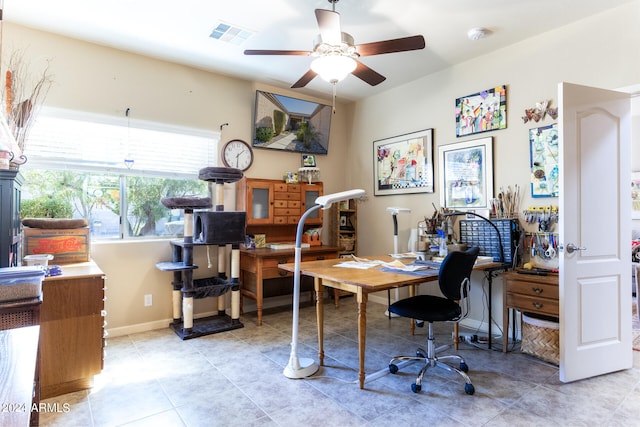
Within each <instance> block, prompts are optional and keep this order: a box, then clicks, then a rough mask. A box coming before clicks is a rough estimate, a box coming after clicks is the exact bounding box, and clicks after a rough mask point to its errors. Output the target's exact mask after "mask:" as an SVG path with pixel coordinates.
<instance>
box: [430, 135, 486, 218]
mask: <svg viewBox="0 0 640 427" xmlns="http://www.w3.org/2000/svg"><path fill="white" fill-rule="evenodd" d="M438 165H439V167H438V178H439V179H438V181H439V182H440V206H442V207H443V208H447V209H453V210H464V209H474V210H476V209H490V208H491V199H492V198H493V138H491V137H488V138H482V139H476V140H472V141H466V142H459V143H455V144H447V145H442V146H439V147H438Z"/></svg>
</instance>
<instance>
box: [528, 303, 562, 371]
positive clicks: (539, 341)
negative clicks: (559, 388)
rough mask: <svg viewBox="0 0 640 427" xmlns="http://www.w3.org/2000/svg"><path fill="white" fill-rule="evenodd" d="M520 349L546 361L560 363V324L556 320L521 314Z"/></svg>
mask: <svg viewBox="0 0 640 427" xmlns="http://www.w3.org/2000/svg"><path fill="white" fill-rule="evenodd" d="M520 350H521V351H522V352H523V353H527V354H530V355H532V356H535V357H537V358H539V359H542V360H544V361H546V362H550V363H554V364H556V365H558V364H560V326H559V324H558V322H554V321H551V320H545V319H539V318H536V317H532V316H527V315H526V314H523V315H522V344H521V345H520Z"/></svg>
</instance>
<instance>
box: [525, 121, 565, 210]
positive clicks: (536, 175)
mask: <svg viewBox="0 0 640 427" xmlns="http://www.w3.org/2000/svg"><path fill="white" fill-rule="evenodd" d="M529 147H530V157H531V163H530V166H531V197H558V192H559V186H558V178H559V176H560V175H559V170H558V125H557V124H552V125H549V126H542V127H539V128H533V129H529Z"/></svg>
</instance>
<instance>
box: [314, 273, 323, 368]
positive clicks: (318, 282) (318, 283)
mask: <svg viewBox="0 0 640 427" xmlns="http://www.w3.org/2000/svg"><path fill="white" fill-rule="evenodd" d="M313 288H314V290H315V291H316V321H317V322H318V361H319V363H320V366H324V343H323V341H324V307H323V305H322V295H323V294H324V286H323V285H322V279H319V278H317V277H315V278H314V279H313Z"/></svg>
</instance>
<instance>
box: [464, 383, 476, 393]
mask: <svg viewBox="0 0 640 427" xmlns="http://www.w3.org/2000/svg"><path fill="white" fill-rule="evenodd" d="M464 392H465V393H467V394H473V393H475V392H476V388H475V387H474V386H473V384H465V385H464Z"/></svg>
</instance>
